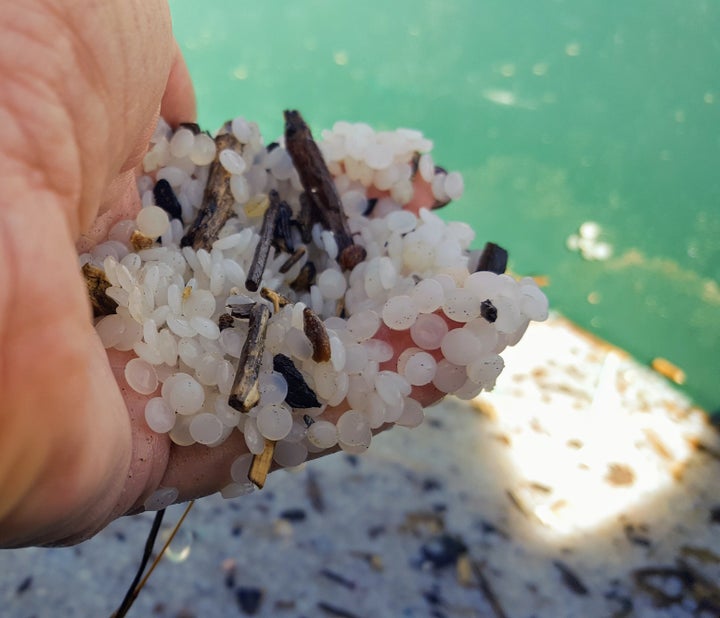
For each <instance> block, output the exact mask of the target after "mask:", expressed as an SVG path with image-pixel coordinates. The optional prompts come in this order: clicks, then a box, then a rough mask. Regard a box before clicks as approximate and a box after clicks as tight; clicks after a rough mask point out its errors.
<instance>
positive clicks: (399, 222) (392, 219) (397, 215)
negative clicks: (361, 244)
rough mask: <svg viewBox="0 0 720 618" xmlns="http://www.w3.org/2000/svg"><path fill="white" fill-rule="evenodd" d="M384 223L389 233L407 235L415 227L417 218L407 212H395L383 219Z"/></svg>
mask: <svg viewBox="0 0 720 618" xmlns="http://www.w3.org/2000/svg"><path fill="white" fill-rule="evenodd" d="M385 223H386V224H387V226H388V229H389V230H390V231H391V232H396V233H398V234H407V233H408V232H412V231H413V230H414V229H415V226H416V225H417V217H416V216H415V215H414V214H413V213H412V212H410V211H409V210H397V211H395V212H391V213H390V214H389V215H388V216H387V217H385Z"/></svg>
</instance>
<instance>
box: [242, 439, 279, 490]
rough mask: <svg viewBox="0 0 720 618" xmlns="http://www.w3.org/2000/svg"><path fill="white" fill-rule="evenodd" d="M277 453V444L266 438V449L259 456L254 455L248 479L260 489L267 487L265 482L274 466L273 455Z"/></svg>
mask: <svg viewBox="0 0 720 618" xmlns="http://www.w3.org/2000/svg"><path fill="white" fill-rule="evenodd" d="M274 453H275V442H273V441H272V440H268V439H267V438H265V448H264V449H263V452H262V453H260V454H259V455H253V458H252V462H251V463H250V471H249V472H248V479H250V481H252V482H253V483H255V485H257V486H258V487H259V488H260V489H262V488H263V487H264V486H265V480H266V479H267V475H268V473H269V472H270V467H271V466H272V459H273V454H274Z"/></svg>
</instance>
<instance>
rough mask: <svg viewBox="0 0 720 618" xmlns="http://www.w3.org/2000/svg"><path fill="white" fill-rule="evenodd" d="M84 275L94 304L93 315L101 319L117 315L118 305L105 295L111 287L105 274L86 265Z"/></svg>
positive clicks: (91, 301)
mask: <svg viewBox="0 0 720 618" xmlns="http://www.w3.org/2000/svg"><path fill="white" fill-rule="evenodd" d="M82 274H83V277H84V278H85V285H86V286H87V290H88V295H89V297H90V303H91V304H92V308H93V315H94V316H95V317H96V318H99V317H101V316H103V315H110V314H112V313H115V310H116V309H117V303H116V302H115V301H114V300H113V299H112V298H110V297H109V296H108V295H107V294H105V291H106V290H107V289H108V288H109V287H110V282H109V281H108V280H107V278H106V277H105V272H104V271H103V270H102V269H100V268H97V267H96V266H93V265H92V264H85V265H84V266H83V267H82Z"/></svg>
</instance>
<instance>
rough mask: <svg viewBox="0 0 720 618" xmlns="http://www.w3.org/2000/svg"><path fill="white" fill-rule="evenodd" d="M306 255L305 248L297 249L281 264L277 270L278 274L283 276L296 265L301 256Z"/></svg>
mask: <svg viewBox="0 0 720 618" xmlns="http://www.w3.org/2000/svg"><path fill="white" fill-rule="evenodd" d="M306 253H307V249H305V247H298V248H297V249H296V250H295V253H293V254H292V255H291V256H290V257H289V258H288V259H287V260H285V261H284V262H283V263H282V266H280V268H279V269H278V272H279V273H280V274H281V275H284V274H285V273H286V272H287V271H289V270H290V269H291V268H292V267H293V266H295V264H297V263H298V262H299V261H300V260H301V258H302V256H303V255H305V254H306Z"/></svg>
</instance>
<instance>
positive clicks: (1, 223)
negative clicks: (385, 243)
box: [0, 0, 439, 547]
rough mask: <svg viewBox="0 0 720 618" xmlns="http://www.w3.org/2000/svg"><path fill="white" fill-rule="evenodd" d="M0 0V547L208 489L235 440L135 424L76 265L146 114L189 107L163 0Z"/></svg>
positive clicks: (223, 469)
mask: <svg viewBox="0 0 720 618" xmlns="http://www.w3.org/2000/svg"><path fill="white" fill-rule="evenodd" d="M0 2H2V7H1V9H2V10H0V182H1V186H2V192H1V193H0V290H1V293H0V393H2V401H1V402H0V427H1V429H0V547H13V546H23V545H59V544H69V543H76V542H79V541H81V540H83V539H85V538H87V537H89V536H92V535H93V534H95V533H96V532H98V531H99V530H101V529H102V528H103V527H104V526H106V525H107V524H108V523H109V522H110V521H112V520H113V519H115V518H117V517H119V516H121V515H123V514H126V513H128V512H133V511H136V510H139V509H140V508H141V505H142V503H143V502H144V500H145V499H146V498H147V497H148V496H149V495H150V494H151V493H152V492H153V491H155V490H156V489H157V487H158V486H160V485H162V486H165V487H177V488H178V489H179V491H180V498H179V499H180V500H187V499H190V498H194V497H199V496H202V495H207V494H210V493H213V492H215V491H217V490H219V489H220V488H221V487H223V486H224V485H226V484H227V483H228V482H229V481H230V478H229V468H230V463H231V462H232V460H233V459H234V458H235V457H237V456H238V455H239V454H241V453H243V452H246V449H245V446H244V442H243V440H242V436H241V435H240V434H239V433H237V432H236V433H235V434H234V435H233V436H232V437H231V438H230V439H229V440H228V441H227V442H226V443H224V444H223V445H221V446H220V447H217V448H214V449H209V448H207V447H203V446H199V445H196V446H192V447H183V448H179V447H175V446H171V444H170V441H169V439H168V438H167V436H158V435H156V434H154V433H152V432H151V431H150V430H149V429H148V428H147V426H146V425H145V422H144V420H143V409H144V404H145V401H146V400H147V398H145V397H142V396H140V395H137V394H136V393H134V392H133V391H131V390H130V389H129V388H128V387H127V384H126V383H125V381H124V379H123V377H122V369H123V367H124V364H125V362H126V361H127V358H128V357H127V355H124V354H120V353H112V354H110V356H109V357H108V355H107V354H106V352H105V350H104V349H103V347H102V345H101V344H100V341H99V339H98V338H97V336H96V334H95V331H94V329H93V327H92V320H91V314H90V308H89V304H88V301H87V298H86V292H85V287H84V284H83V281H82V279H81V277H80V274H79V271H78V267H77V251H78V249H82V250H86V249H87V248H88V247H91V246H92V245H93V244H94V243H95V242H97V241H99V240H101V239H102V238H103V236H104V234H105V233H106V232H107V230H108V229H109V227H110V226H111V225H112V223H113V222H115V221H116V220H118V219H120V218H124V217H126V216H128V215H132V213H133V212H134V211H135V210H136V209H137V208H138V203H137V194H136V189H135V184H134V169H135V168H136V167H137V165H138V163H139V162H140V161H141V158H142V155H143V153H144V151H145V149H146V146H147V141H148V138H149V136H150V135H151V133H152V129H153V127H154V125H155V122H156V119H157V116H158V114H159V113H162V114H163V116H164V117H165V118H166V119H167V120H168V121H169V122H170V123H171V124H176V123H177V122H180V121H189V120H193V119H194V118H195V100H194V94H193V90H192V85H191V83H190V79H189V76H188V73H187V70H186V67H185V64H184V62H183V60H182V57H181V55H180V53H179V51H178V47H177V45H176V43H175V41H174V38H173V35H172V29H171V23H170V16H169V11H168V7H167V4H166V2H165V1H164V0H106V1H104V2H91V1H90V0H65V1H61V0H56V1H53V0H28V2H24V3H22V4H21V3H19V2H12V1H10V0H0ZM236 111H237V110H236ZM386 334H387V336H388V338H389V339H392V337H393V335H392V333H390V332H389V331H388V332H387V333H386ZM395 339H396V341H395V347H396V352H397V353H399V351H400V350H401V349H402V348H403V346H407V345H409V344H408V339H407V338H403V339H402V340H399V339H398V338H397V337H396V338H395ZM413 396H415V397H416V398H417V399H418V400H419V401H421V403H423V404H429V403H431V402H433V401H435V400H437V399H438V398H439V393H438V392H437V391H435V390H434V389H433V388H432V387H423V389H416V391H415V392H414V394H413ZM344 409H346V408H343V407H339V408H338V409H336V410H334V413H335V414H339V413H341V412H342V411H343V410H344Z"/></svg>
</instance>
